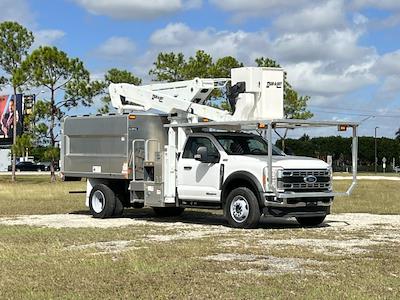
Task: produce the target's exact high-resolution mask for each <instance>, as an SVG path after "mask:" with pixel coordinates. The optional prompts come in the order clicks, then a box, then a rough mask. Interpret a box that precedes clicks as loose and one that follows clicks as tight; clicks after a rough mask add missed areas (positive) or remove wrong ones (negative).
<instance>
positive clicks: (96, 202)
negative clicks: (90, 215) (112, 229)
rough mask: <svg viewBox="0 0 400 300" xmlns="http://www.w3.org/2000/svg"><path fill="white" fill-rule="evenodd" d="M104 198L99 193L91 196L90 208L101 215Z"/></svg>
mask: <svg viewBox="0 0 400 300" xmlns="http://www.w3.org/2000/svg"><path fill="white" fill-rule="evenodd" d="M105 200H106V198H105V196H104V194H103V192H101V191H95V192H94V193H93V196H92V208H93V210H94V211H95V212H96V213H101V212H102V211H103V208H104V204H105V202H106V201H105Z"/></svg>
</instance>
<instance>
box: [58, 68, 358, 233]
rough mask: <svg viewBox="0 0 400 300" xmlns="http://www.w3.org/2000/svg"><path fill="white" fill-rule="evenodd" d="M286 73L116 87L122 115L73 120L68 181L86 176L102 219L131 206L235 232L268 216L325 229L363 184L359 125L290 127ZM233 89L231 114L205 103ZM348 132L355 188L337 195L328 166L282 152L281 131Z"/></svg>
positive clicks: (65, 162)
mask: <svg viewBox="0 0 400 300" xmlns="http://www.w3.org/2000/svg"><path fill="white" fill-rule="evenodd" d="M283 87H284V84H283V70H282V69H276V68H238V69H232V78H231V79H199V78H195V79H193V80H190V81H181V82H175V83H161V84H152V85H146V86H134V85H129V84H123V83H121V84H111V86H110V96H111V99H112V103H113V106H114V107H115V108H116V109H118V112H119V113H117V114H111V115H94V116H83V117H66V118H65V119H64V122H63V127H62V133H63V137H62V149H61V156H62V164H61V165H62V173H63V175H64V176H66V177H84V178H87V191H86V205H87V206H88V207H89V209H90V212H91V213H92V215H93V216H94V217H97V218H107V217H112V216H120V215H121V214H122V211H123V208H124V207H135V208H140V207H143V206H148V207H152V208H153V209H154V211H155V213H156V214H158V215H161V216H177V215H179V214H181V213H182V212H183V210H184V209H185V208H189V207H190V208H193V207H194V208H221V209H223V211H224V215H225V217H226V219H227V220H228V222H229V224H230V225H231V226H233V227H239V228H253V227H255V226H257V224H258V222H259V219H260V216H261V215H269V216H274V217H295V218H296V219H297V221H298V222H299V223H300V224H301V225H304V226H315V225H318V224H320V223H322V222H323V221H324V219H325V217H326V215H327V214H329V213H330V208H331V205H332V202H333V199H334V197H335V196H337V195H338V194H342V195H349V194H350V193H351V191H352V190H353V188H354V187H355V185H356V172H357V126H358V124H357V123H349V122H346V123H343V122H323V121H304V120H287V119H283ZM221 88H222V89H225V90H227V94H228V99H229V103H230V105H231V112H228V111H223V110H220V109H217V108H214V107H211V106H208V105H206V103H207V100H208V99H209V97H210V95H211V93H212V92H213V90H214V89H221ZM323 126H340V128H351V129H352V133H353V149H352V154H353V182H352V184H351V186H350V187H349V189H348V190H347V192H345V193H335V192H334V191H333V188H332V169H331V167H330V166H329V165H328V164H327V163H325V162H324V161H322V160H319V159H315V158H308V157H298V156H290V155H286V154H285V153H283V152H282V151H281V150H280V149H278V148H276V147H275V146H273V143H272V140H273V136H272V133H273V131H275V130H279V129H280V128H298V127H301V128H306V127H323Z"/></svg>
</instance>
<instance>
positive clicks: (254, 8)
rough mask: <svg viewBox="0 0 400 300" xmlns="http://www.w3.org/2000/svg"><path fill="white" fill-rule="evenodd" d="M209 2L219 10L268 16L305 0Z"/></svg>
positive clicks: (231, 0)
mask: <svg viewBox="0 0 400 300" xmlns="http://www.w3.org/2000/svg"><path fill="white" fill-rule="evenodd" d="M210 2H211V3H212V4H214V5H216V6H217V7H219V8H220V9H223V10H226V11H230V12H236V13H240V12H245V13H248V12H259V13H264V14H268V13H269V12H271V11H276V10H285V9H287V8H290V7H299V6H301V5H304V4H306V3H307V2H309V1H307V0H298V1H295V2H293V1H283V0H269V1H265V0H246V1H243V0H210Z"/></svg>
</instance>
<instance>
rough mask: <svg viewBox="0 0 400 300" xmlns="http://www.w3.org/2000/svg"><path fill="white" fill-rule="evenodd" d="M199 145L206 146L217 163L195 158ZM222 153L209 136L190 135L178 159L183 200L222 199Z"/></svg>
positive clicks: (179, 187) (178, 186)
mask: <svg viewBox="0 0 400 300" xmlns="http://www.w3.org/2000/svg"><path fill="white" fill-rule="evenodd" d="M199 147H206V148H207V152H208V155H209V156H211V157H214V158H215V161H217V162H215V163H206V162H201V161H198V160H196V159H194V155H195V154H196V153H197V149H198V148H199ZM220 157H221V156H220V153H219V152H218V149H217V147H216V146H215V145H214V143H213V141H212V140H211V139H210V138H208V137H203V136H192V137H189V138H188V140H187V142H186V145H185V148H184V151H183V153H182V155H181V157H180V158H179V160H178V165H177V167H178V182H177V189H178V197H179V199H183V200H198V201H220V193H221V191H220V174H221V163H220Z"/></svg>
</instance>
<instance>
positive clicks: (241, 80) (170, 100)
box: [109, 67, 284, 121]
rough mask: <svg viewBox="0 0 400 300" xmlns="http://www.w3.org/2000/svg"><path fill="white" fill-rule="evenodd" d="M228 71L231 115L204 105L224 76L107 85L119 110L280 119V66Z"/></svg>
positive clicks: (226, 118)
mask: <svg viewBox="0 0 400 300" xmlns="http://www.w3.org/2000/svg"><path fill="white" fill-rule="evenodd" d="M231 74H232V79H231V82H232V84H233V85H234V87H235V88H236V93H234V94H233V95H234V96H232V94H231V99H230V101H232V103H233V105H234V106H233V107H234V113H233V114H231V113H229V112H228V111H224V110H221V109H217V108H214V107H211V106H208V105H205V101H206V100H207V99H208V98H209V96H210V94H211V92H212V91H213V90H214V89H221V88H223V87H225V86H226V84H227V82H228V81H229V80H230V79H225V78H219V79H200V78H195V79H193V80H187V81H178V82H172V83H159V84H151V85H143V86H135V85H132V84H127V83H118V84H110V87H109V91H110V97H111V103H112V105H113V106H114V107H115V108H117V109H118V110H119V111H122V110H142V111H147V110H150V109H155V110H158V111H161V112H164V113H168V114H171V113H179V112H180V113H182V112H183V113H187V114H190V115H192V116H195V117H200V118H208V119H210V120H214V121H233V120H237V121H241V120H256V119H281V118H283V86H284V85H283V70H282V69H279V68H256V67H247V68H236V69H232V70H231ZM232 97H233V98H232ZM232 103H231V105H232Z"/></svg>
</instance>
